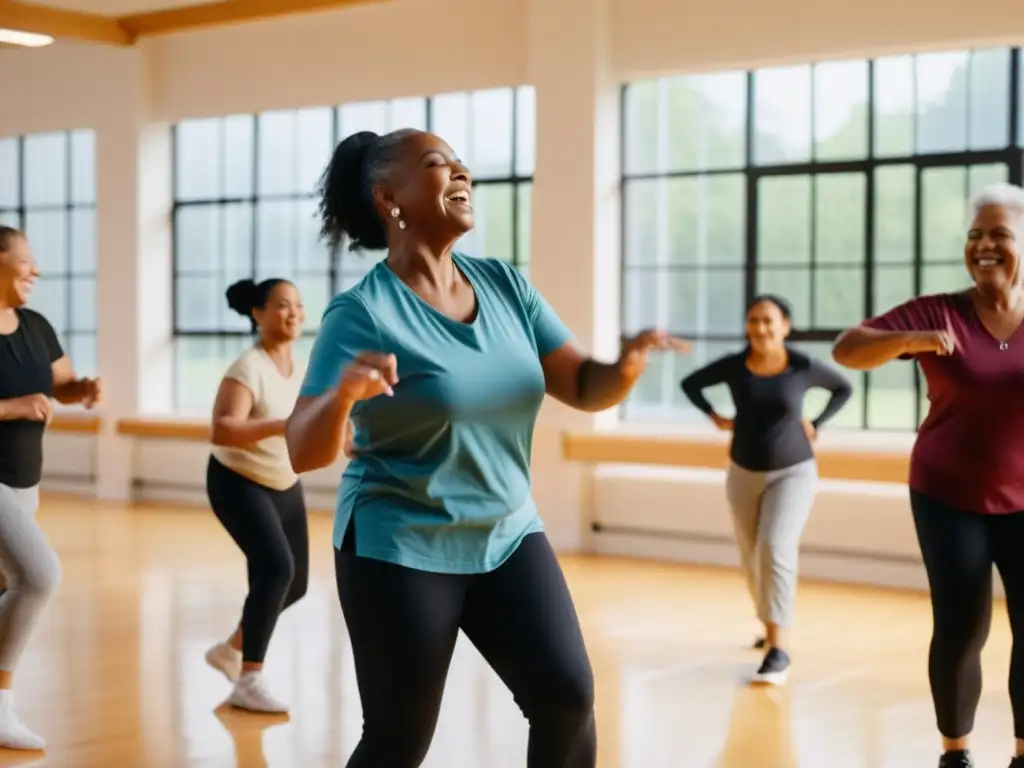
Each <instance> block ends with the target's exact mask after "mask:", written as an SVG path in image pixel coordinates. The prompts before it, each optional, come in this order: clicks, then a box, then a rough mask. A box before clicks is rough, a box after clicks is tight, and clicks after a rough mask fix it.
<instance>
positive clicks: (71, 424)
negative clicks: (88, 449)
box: [47, 413, 103, 435]
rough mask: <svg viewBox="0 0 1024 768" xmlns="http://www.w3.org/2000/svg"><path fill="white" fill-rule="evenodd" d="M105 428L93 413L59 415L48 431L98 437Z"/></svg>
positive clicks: (55, 416) (56, 415) (55, 417)
mask: <svg viewBox="0 0 1024 768" xmlns="http://www.w3.org/2000/svg"><path fill="white" fill-rule="evenodd" d="M102 428H103V420H102V419H101V418H100V417H99V416H96V415H94V414H91V413H57V414H54V417H53V420H52V421H51V422H50V424H49V426H48V427H47V429H49V430H51V431H53V432H64V433H68V432H71V433H77V434H80V435H97V434H99V432H100V429H102Z"/></svg>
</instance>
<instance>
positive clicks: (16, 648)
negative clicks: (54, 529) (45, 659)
mask: <svg viewBox="0 0 1024 768" xmlns="http://www.w3.org/2000/svg"><path fill="white" fill-rule="evenodd" d="M38 506H39V486H38V485H37V486H35V487H34V488H10V487H8V486H6V485H3V484H2V483H0V570H2V571H3V576H4V581H5V584H4V586H6V591H4V593H3V596H0V670H4V671H6V672H11V671H13V670H14V668H15V667H16V666H17V663H18V659H19V658H20V657H21V654H22V652H23V651H24V650H25V646H26V645H27V644H28V639H29V637H30V636H31V634H32V630H33V629H35V626H36V624H37V623H38V622H39V617H40V616H41V615H42V612H43V608H45V607H46V604H47V603H48V602H49V600H50V598H51V597H52V596H53V594H54V593H55V592H56V591H57V587H58V586H60V577H61V567H60V560H59V559H57V553H56V552H55V551H54V549H53V547H52V546H50V542H49V541H48V540H47V538H46V534H44V533H43V529H42V528H40V527H39V523H37V522H36V508H37V507H38Z"/></svg>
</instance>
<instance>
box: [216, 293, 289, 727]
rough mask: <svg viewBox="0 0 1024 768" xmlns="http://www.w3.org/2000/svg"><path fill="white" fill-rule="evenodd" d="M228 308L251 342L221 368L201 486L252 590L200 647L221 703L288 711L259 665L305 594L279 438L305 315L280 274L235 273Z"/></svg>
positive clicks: (285, 454) (285, 450)
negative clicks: (237, 618)
mask: <svg viewBox="0 0 1024 768" xmlns="http://www.w3.org/2000/svg"><path fill="white" fill-rule="evenodd" d="M227 299H228V306H229V307H230V308H231V309H233V310H234V311H235V312H237V313H238V314H240V315H243V316H245V317H248V318H249V321H250V322H251V323H252V329H253V332H254V333H255V334H256V335H257V338H256V343H255V344H253V346H252V347H250V348H249V349H247V350H246V351H245V352H243V353H242V354H241V355H240V356H239V357H238V359H236V360H235V361H234V362H233V363H232V364H231V366H230V367H229V368H228V370H227V373H225V374H224V378H223V380H222V381H221V384H220V389H219V391H218V392H217V399H216V401H215V402H214V406H213V434H212V442H213V450H212V451H211V453H210V460H209V464H208V466H207V470H206V491H207V495H208V496H209V499H210V505H211V506H212V507H213V512H214V514H215V515H217V519H218V520H220V522H221V524H222V525H223V526H224V528H225V529H226V530H227V532H228V533H229V534H230V535H231V538H233V539H234V540H235V543H236V544H238V546H239V548H240V549H241V550H242V552H243V553H245V558H246V561H247V563H248V570H249V594H248V596H247V597H246V599H245V605H244V606H243V608H242V619H241V623H240V624H239V625H238V626H237V628H236V629H235V631H234V633H233V634H232V635H231V637H229V638H228V639H227V640H226V641H225V642H222V643H218V644H217V645H215V646H213V647H212V648H210V650H209V651H207V653H206V661H207V663H208V664H209V665H210V666H211V667H213V668H214V669H217V670H219V671H220V672H222V673H223V674H224V675H225V676H226V677H227V678H228V680H230V681H231V682H232V683H233V684H234V688H233V690H232V692H231V695H230V696H229V697H228V700H227V703H228V704H230V705H232V706H235V707H238V708H240V709H247V710H251V711H254V712H270V713H285V712H287V711H288V706H287V705H286V704H283V703H281V702H280V701H278V700H277V699H275V698H274V697H273V696H271V695H270V693H269V692H268V691H267V690H266V687H265V685H264V682H263V678H262V677H261V675H260V672H261V670H262V668H263V659H264V656H265V655H266V652H267V646H268V645H269V644H270V637H271V635H272V634H273V632H274V626H275V625H276V624H277V617H278V616H279V615H280V613H281V611H283V610H284V609H285V608H287V607H288V606H290V605H291V604H292V603H294V602H296V601H297V600H299V599H300V598H301V597H302V596H303V595H305V594H306V584H307V581H308V578H309V533H308V527H307V521H306V502H305V497H304V495H303V491H302V483H301V481H300V480H299V477H298V475H297V474H296V473H295V472H294V471H293V470H292V466H291V462H290V461H289V459H288V448H287V446H286V444H285V439H284V429H285V419H287V418H288V415H289V414H290V413H291V411H292V408H293V407H294V405H295V400H296V398H297V397H298V394H299V387H300V385H301V383H302V378H303V376H304V375H305V372H304V370H303V367H302V366H301V365H300V364H299V363H298V362H297V361H296V360H295V359H294V357H293V355H292V348H293V346H294V343H295V340H296V339H298V338H299V334H300V333H301V332H302V323H303V321H304V320H305V314H304V311H303V307H302V299H301V297H300V296H299V291H298V289H297V288H296V287H295V286H294V285H293V284H292V283H290V282H288V281H287V280H282V279H279V278H271V279H269V280H264V281H263V282H261V283H255V282H253V281H252V280H240V281H238V282H237V283H235V284H233V285H232V286H231V287H230V288H228V290H227Z"/></svg>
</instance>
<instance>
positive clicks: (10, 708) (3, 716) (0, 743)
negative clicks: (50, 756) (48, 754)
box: [0, 690, 46, 750]
mask: <svg viewBox="0 0 1024 768" xmlns="http://www.w3.org/2000/svg"><path fill="white" fill-rule="evenodd" d="M0 747H2V748H4V749H26V750H40V749H45V748H46V739H44V738H43V737H42V736H39V735H38V734H35V733H33V732H32V731H30V730H29V729H28V728H26V727H25V725H24V724H23V723H22V722H21V720H19V719H18V715H17V714H16V713H15V711H14V696H13V695H12V694H11V692H10V691H9V690H7V691H0Z"/></svg>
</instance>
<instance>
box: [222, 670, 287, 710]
mask: <svg viewBox="0 0 1024 768" xmlns="http://www.w3.org/2000/svg"><path fill="white" fill-rule="evenodd" d="M228 704H230V705H231V706H232V707H237V708H238V709H247V710H249V711H250V712H267V713H271V714H276V715H283V714H285V713H287V712H288V710H289V707H288V705H287V704H283V703H281V702H280V701H278V700H277V699H275V698H274V697H273V696H271V695H270V693H269V692H268V691H267V688H266V686H265V685H264V683H263V676H262V675H261V674H260V673H259V672H246V673H245V674H244V675H242V676H241V678H239V680H238V682H237V683H235V688H234V690H232V691H231V695H230V696H228Z"/></svg>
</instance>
